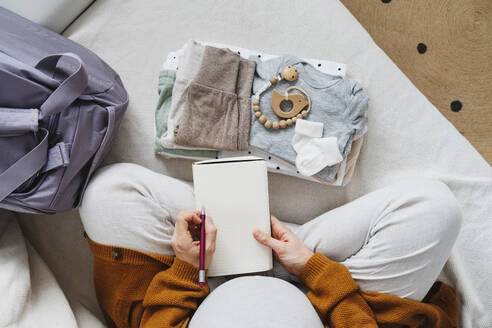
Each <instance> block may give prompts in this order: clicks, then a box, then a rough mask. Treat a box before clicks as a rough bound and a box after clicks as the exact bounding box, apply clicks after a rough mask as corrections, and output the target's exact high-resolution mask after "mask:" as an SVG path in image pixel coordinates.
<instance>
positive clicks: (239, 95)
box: [161, 41, 255, 150]
mask: <svg viewBox="0 0 492 328" xmlns="http://www.w3.org/2000/svg"><path fill="white" fill-rule="evenodd" d="M180 68H181V69H180V70H178V71H177V72H176V80H175V82H174V87H173V91H172V102H171V109H170V111H169V116H168V122H167V131H166V133H164V135H163V136H162V139H161V142H162V145H163V146H164V147H167V148H175V149H176V148H178V149H215V150H246V149H248V137H249V127H250V121H251V113H250V111H251V109H250V107H251V87H252V84H253V76H254V73H255V62H254V61H250V60H247V59H244V58H241V57H240V56H239V55H238V54H236V53H233V52H232V51H230V50H228V49H220V48H215V47H210V46H203V45H201V44H199V43H197V42H195V41H192V42H190V43H188V44H187V46H186V48H185V51H184V54H183V60H182V62H181V65H180Z"/></svg>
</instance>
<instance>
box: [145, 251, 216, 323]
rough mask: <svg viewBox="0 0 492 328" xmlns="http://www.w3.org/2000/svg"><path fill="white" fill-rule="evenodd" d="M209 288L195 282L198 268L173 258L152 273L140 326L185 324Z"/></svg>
mask: <svg viewBox="0 0 492 328" xmlns="http://www.w3.org/2000/svg"><path fill="white" fill-rule="evenodd" d="M209 292H210V289H209V287H208V284H206V285H205V286H204V287H200V285H199V284H198V269H197V268H195V267H193V266H192V265H190V264H188V263H186V262H183V261H180V260H179V259H177V258H175V259H174V262H173V264H172V265H171V267H170V268H169V269H167V270H164V271H161V272H159V273H158V274H157V275H155V276H154V278H153V279H152V281H151V283H150V284H149V287H148V289H147V292H146V294H145V297H144V299H143V308H144V311H143V315H142V320H141V321H140V327H141V328H152V327H170V328H177V327H180V328H184V327H186V326H187V325H188V322H189V321H190V319H191V316H192V315H193V313H194V311H195V310H196V309H197V307H198V305H199V304H200V302H201V301H202V300H203V298H205V296H207V295H208V293H209Z"/></svg>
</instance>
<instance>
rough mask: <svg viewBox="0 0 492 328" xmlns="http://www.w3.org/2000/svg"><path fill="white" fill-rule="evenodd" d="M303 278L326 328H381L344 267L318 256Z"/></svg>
mask: <svg viewBox="0 0 492 328" xmlns="http://www.w3.org/2000/svg"><path fill="white" fill-rule="evenodd" d="M299 278H300V279H301V281H302V282H303V283H304V284H305V285H306V286H307V287H308V288H309V291H308V293H307V297H308V298H309V300H310V301H311V303H312V304H313V306H314V308H315V309H316V311H317V312H318V315H319V316H320V318H321V320H322V321H323V324H324V325H326V327H330V328H342V327H378V325H377V322H376V319H375V316H374V313H373V312H372V310H371V308H370V307H369V305H368V304H367V302H366V301H365V300H364V298H363V297H362V295H361V294H360V293H359V285H358V284H357V283H356V282H355V281H354V280H353V279H352V276H351V275H350V272H349V271H348V269H347V268H346V267H345V266H344V265H343V264H340V263H337V262H334V261H331V260H329V259H328V258H326V257H325V256H324V255H322V254H320V253H316V254H314V255H313V256H312V257H311V258H310V259H309V261H308V262H307V263H306V264H305V265H304V267H303V269H302V271H301V274H300V275H299Z"/></svg>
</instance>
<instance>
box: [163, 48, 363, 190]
mask: <svg viewBox="0 0 492 328" xmlns="http://www.w3.org/2000/svg"><path fill="white" fill-rule="evenodd" d="M227 48H230V47H227ZM232 48H233V49H234V47H232ZM248 52H249V54H250V55H251V53H253V52H252V51H248V50H245V49H241V51H237V49H234V52H233V51H231V50H229V49H225V47H224V48H219V47H213V46H209V45H204V44H202V43H199V42H196V41H190V42H188V43H187V44H186V45H185V47H184V48H183V50H181V51H179V52H178V53H179V68H175V69H172V68H169V69H163V70H161V72H160V73H159V88H158V91H159V101H158V104H157V108H156V113H155V121H156V126H155V127H156V138H155V150H156V152H158V153H162V154H165V155H166V156H167V157H181V158H191V159H207V158H222V157H229V156H239V155H244V154H248V153H249V154H253V155H259V156H260V157H263V158H265V159H266V160H268V161H267V164H268V165H269V169H273V170H275V168H276V169H277V170H278V169H279V165H284V166H283V167H285V166H286V165H287V166H289V170H291V172H281V173H286V174H290V175H297V176H300V177H305V178H308V179H310V180H314V181H318V182H321V183H325V184H336V185H345V184H346V183H348V181H349V180H350V178H351V176H352V174H353V171H354V166H355V162H356V160H357V157H358V154H359V151H360V149H361V145H362V140H363V135H364V134H365V133H366V131H367V105H368V98H367V96H366V94H365V93H364V91H363V90H362V88H361V86H360V85H359V84H358V83H357V82H356V81H354V80H352V79H349V78H345V77H343V76H337V75H331V74H326V73H323V72H321V71H319V70H318V69H316V68H315V67H313V66H312V65H311V64H309V63H308V62H307V61H305V60H302V59H299V58H297V57H293V56H281V57H273V56H272V57H273V58H271V59H268V60H261V59H260V58H258V57H259V56H257V55H255V56H254V57H253V56H250V57H249V58H248V59H246V58H244V57H245V56H248ZM239 54H241V56H240V55H239ZM264 57H265V56H263V58H264ZM287 65H291V66H294V67H295V68H296V69H297V70H298V72H299V77H298V79H297V80H296V81H293V82H288V81H285V80H283V81H280V82H279V83H277V84H275V86H274V87H271V88H269V89H267V91H266V92H264V93H262V94H261V98H260V106H261V110H262V113H263V114H264V115H266V116H267V117H269V119H274V118H275V113H274V112H273V110H272V108H271V97H272V93H273V90H274V89H276V90H277V91H278V92H279V93H281V94H282V93H283V92H284V91H285V89H286V88H287V87H290V86H294V85H295V86H298V87H300V88H302V89H303V90H305V91H306V92H307V93H308V94H309V96H310V98H311V102H312V108H311V111H310V113H309V115H308V116H306V117H305V118H304V119H302V120H299V121H298V122H297V124H295V125H294V126H290V127H287V128H285V129H279V130H274V129H266V128H265V127H264V125H263V124H261V123H259V122H258V119H257V118H256V117H255V116H254V115H252V114H251V113H252V104H251V96H252V94H254V93H255V92H257V91H258V90H259V89H261V88H262V87H264V86H265V83H268V81H269V79H270V78H271V77H273V76H276V75H278V74H279V73H280V72H281V71H282V69H283V68H284V67H285V66H287ZM278 163H282V164H278Z"/></svg>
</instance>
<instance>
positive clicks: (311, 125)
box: [292, 119, 343, 176]
mask: <svg viewBox="0 0 492 328" xmlns="http://www.w3.org/2000/svg"><path fill="white" fill-rule="evenodd" d="M322 136H323V123H321V122H311V121H306V120H302V119H299V120H297V122H296V129H295V135H294V137H293V138H292V147H294V149H295V151H296V152H297V157H296V166H297V170H298V171H299V173H301V174H302V175H304V176H312V175H313V174H316V173H318V172H319V171H321V170H322V169H323V168H325V167H327V166H331V165H335V164H338V163H340V162H341V161H342V160H343V156H342V154H340V151H339V150H338V139H337V137H327V138H322Z"/></svg>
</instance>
